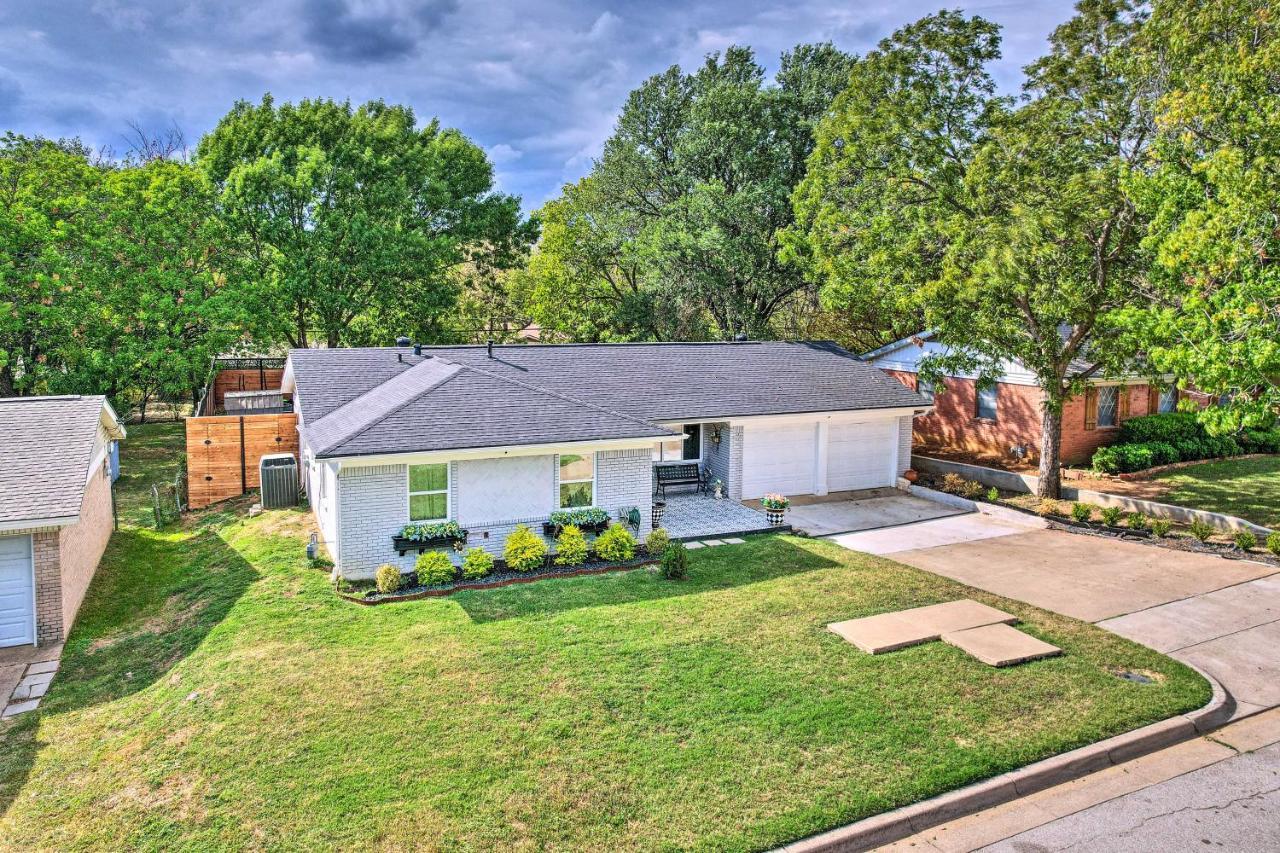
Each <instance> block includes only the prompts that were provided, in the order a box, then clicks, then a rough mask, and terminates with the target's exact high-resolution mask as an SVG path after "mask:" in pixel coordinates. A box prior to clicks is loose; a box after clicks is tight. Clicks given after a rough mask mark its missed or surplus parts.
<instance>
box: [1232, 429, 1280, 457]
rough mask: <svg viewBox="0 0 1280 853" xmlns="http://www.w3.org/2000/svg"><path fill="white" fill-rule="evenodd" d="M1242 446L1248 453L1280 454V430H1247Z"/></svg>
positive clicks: (1241, 438) (1241, 440)
mask: <svg viewBox="0 0 1280 853" xmlns="http://www.w3.org/2000/svg"><path fill="white" fill-rule="evenodd" d="M1240 444H1241V446H1243V447H1244V449H1245V451H1246V452H1248V453H1280V428H1272V429H1247V430H1245V431H1244V432H1243V433H1241V435H1240Z"/></svg>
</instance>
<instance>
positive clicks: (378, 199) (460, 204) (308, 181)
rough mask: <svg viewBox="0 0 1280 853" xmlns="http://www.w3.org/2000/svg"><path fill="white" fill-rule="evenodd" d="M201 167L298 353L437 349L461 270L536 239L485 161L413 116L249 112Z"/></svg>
mask: <svg viewBox="0 0 1280 853" xmlns="http://www.w3.org/2000/svg"><path fill="white" fill-rule="evenodd" d="M197 161H198V163H199V164H200V165H201V166H202V167H203V168H204V170H205V172H206V174H207V175H208V176H209V177H210V179H211V180H212V181H213V183H214V185H215V186H216V187H217V189H218V191H219V194H220V195H219V200H220V205H221V208H222V211H223V215H224V217H225V219H226V220H227V222H228V224H229V225H230V227H231V228H233V229H235V230H236V231H238V232H239V233H240V234H242V235H243V236H244V237H245V238H246V239H247V241H248V250H249V258H250V259H251V260H252V262H253V265H254V271H255V275H256V276H257V278H258V280H259V282H260V285H261V286H262V287H263V288H266V289H267V290H268V291H269V292H270V293H272V294H273V296H274V301H273V306H274V308H273V310H272V317H273V319H275V320H276V321H277V323H278V325H277V327H276V330H277V333H278V334H279V335H280V336H281V337H283V338H284V339H286V340H287V341H288V342H289V343H290V344H292V345H293V346H308V345H309V344H311V343H312V342H313V340H317V339H318V340H319V341H322V342H324V343H326V344H327V345H329V346H338V345H340V344H358V343H372V342H379V343H380V342H385V341H386V339H387V338H388V337H389V336H391V335H394V334H398V333H405V334H409V335H412V336H415V337H417V338H418V339H419V340H421V339H425V338H428V337H429V336H430V335H432V334H433V333H435V332H436V331H437V330H439V329H440V328H441V327H442V324H441V316H442V315H444V314H445V313H446V312H448V311H449V310H450V309H451V308H452V307H453V305H454V302H455V299H456V296H457V286H456V282H455V280H454V278H453V273H454V271H456V270H457V269H458V268H459V267H461V266H462V265H463V264H466V263H468V262H478V261H479V262H486V263H493V264H496V265H499V266H501V265H509V264H511V263H513V262H514V260H515V259H516V258H517V257H518V256H519V255H520V254H521V253H522V252H523V250H524V249H525V248H526V247H527V245H528V244H529V243H530V242H531V241H532V238H533V237H534V229H533V227H532V225H531V224H530V223H528V222H522V220H521V217H520V212H519V200H518V199H517V198H515V197H512V196H508V195H503V194H500V193H496V192H494V191H493V169H492V167H491V165H490V163H489V162H488V160H487V159H486V157H485V155H484V152H483V151H481V150H480V148H478V147H477V146H476V145H474V144H473V143H471V142H470V141H469V140H467V139H466V138H465V137H464V136H463V135H462V134H461V133H459V132H458V131H456V130H445V129H441V128H440V126H439V124H438V123H437V122H435V121H431V122H429V123H427V124H426V125H425V126H423V127H418V126H417V122H416V119H415V117H414V114H413V111H412V110H411V109H409V108H408V107H404V106H395V105H387V104H385V103H383V102H381V101H373V102H370V103H367V104H365V105H363V106H361V107H358V108H353V107H352V106H351V105H350V104H349V103H336V102H334V101H328V100H314V101H311V100H305V101H302V102H300V103H298V104H287V103H286V104H280V105H277V104H276V103H275V102H274V101H273V100H272V99H271V97H270V96H267V97H264V98H263V99H262V102H261V103H259V104H250V103H247V102H240V103H237V104H236V106H235V107H234V108H233V109H232V111H231V112H230V113H228V114H227V115H226V116H225V117H224V118H223V119H222V120H221V121H220V122H219V123H218V125H217V127H216V128H215V129H214V130H213V131H212V132H211V133H209V134H208V135H207V136H206V137H205V138H204V139H202V140H201V142H200V145H199V147H198V149H197Z"/></svg>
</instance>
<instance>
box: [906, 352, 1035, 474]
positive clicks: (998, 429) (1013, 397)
mask: <svg viewBox="0 0 1280 853" xmlns="http://www.w3.org/2000/svg"><path fill="white" fill-rule="evenodd" d="M885 372H886V373H888V374H889V375H890V376H892V377H894V378H895V379H897V380H898V381H899V382H901V383H902V384H904V385H906V386H907V387H909V388H914V387H915V386H916V381H915V380H916V377H915V374H914V373H903V372H901V371H895V370H887V371H885ZM945 384H946V393H938V394H936V395H935V396H934V400H933V411H932V412H930V413H929V414H927V415H924V416H922V417H917V418H916V419H915V429H914V431H913V441H914V443H915V446H916V447H926V448H927V447H946V448H951V449H953V450H963V451H966V452H969V453H976V454H981V455H989V456H999V457H1002V458H1003V457H1007V456H1008V455H1009V448H1010V447H1013V446H1014V445H1025V446H1026V447H1027V449H1028V450H1029V451H1030V452H1031V453H1032V454H1036V453H1037V452H1038V450H1039V447H1040V390H1039V389H1038V388H1033V387H1030V386H1026V385H1010V384H1008V383H1005V382H1001V383H999V384H997V386H996V419H995V420H994V421H989V420H984V419H981V418H978V417H977V416H976V415H975V412H976V410H977V403H978V400H977V389H976V384H975V383H974V381H973V380H972V379H956V378H954V377H949V378H947V379H946V380H945Z"/></svg>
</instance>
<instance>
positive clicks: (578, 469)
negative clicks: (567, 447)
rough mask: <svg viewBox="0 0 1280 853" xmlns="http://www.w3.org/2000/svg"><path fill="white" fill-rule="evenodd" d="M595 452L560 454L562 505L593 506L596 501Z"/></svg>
mask: <svg viewBox="0 0 1280 853" xmlns="http://www.w3.org/2000/svg"><path fill="white" fill-rule="evenodd" d="M595 492H596V457H595V454H594V453H584V454H582V455H577V454H573V453H563V454H561V455H560V506H561V507H572V506H591V505H592V504H593V503H594V502H595Z"/></svg>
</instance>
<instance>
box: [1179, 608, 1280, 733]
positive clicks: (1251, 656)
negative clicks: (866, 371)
mask: <svg viewBox="0 0 1280 853" xmlns="http://www.w3.org/2000/svg"><path fill="white" fill-rule="evenodd" d="M1171 656H1172V657H1174V658H1176V659H1177V660H1180V661H1183V662H1184V663H1189V664H1191V665H1192V666H1196V667H1199V668H1200V669H1203V670H1204V671H1205V672H1207V673H1209V674H1210V675H1212V676H1213V677H1214V678H1216V679H1218V680H1219V681H1221V682H1222V683H1223V685H1225V686H1226V688H1227V690H1228V691H1230V692H1231V695H1232V696H1233V697H1235V700H1236V703H1237V704H1238V705H1239V706H1240V708H1239V710H1238V712H1237V716H1240V715H1242V714H1245V713H1252V712H1255V711H1258V710H1260V709H1263V708H1274V707H1277V706H1280V622H1272V623H1270V624H1268V625H1260V626H1258V627H1257V628H1250V629H1249V630H1247V631H1240V632H1238V633H1235V634H1229V635H1227V636H1225V637H1219V638H1218V639H1216V640H1211V641H1209V642H1207V643H1200V644H1199V645H1195V646H1190V647H1188V648H1185V649H1180V650H1178V651H1176V652H1174V653H1173V654H1172V655H1171Z"/></svg>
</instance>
